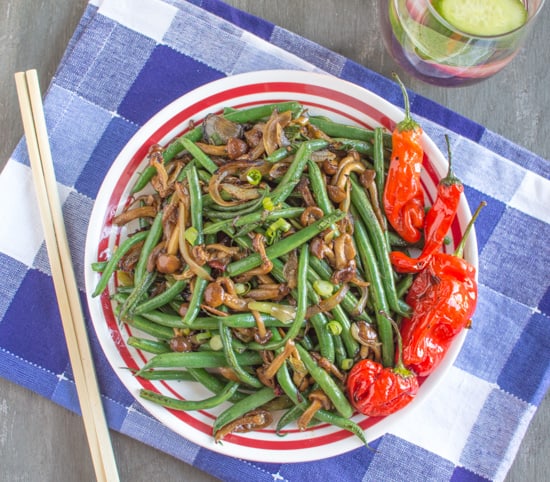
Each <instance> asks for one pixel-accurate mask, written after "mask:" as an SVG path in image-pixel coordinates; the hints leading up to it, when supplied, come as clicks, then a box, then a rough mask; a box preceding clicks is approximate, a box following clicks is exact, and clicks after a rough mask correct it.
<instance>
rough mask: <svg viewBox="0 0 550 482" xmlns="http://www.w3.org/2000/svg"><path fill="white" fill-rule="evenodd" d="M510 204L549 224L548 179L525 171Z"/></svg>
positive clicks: (549, 197)
mask: <svg viewBox="0 0 550 482" xmlns="http://www.w3.org/2000/svg"><path fill="white" fill-rule="evenodd" d="M510 206H512V207H514V208H516V209H519V210H520V211H522V212H524V213H526V214H529V215H530V216H533V217H534V218H536V219H540V220H541V221H543V222H545V223H549V224H550V180H549V179H546V178H544V177H542V176H540V175H538V174H535V173H534V172H532V171H527V172H526V173H525V176H524V177H523V179H522V181H521V184H520V185H519V187H518V189H517V190H516V192H515V194H514V196H513V197H512V199H511V200H510Z"/></svg>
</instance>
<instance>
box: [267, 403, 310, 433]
mask: <svg viewBox="0 0 550 482" xmlns="http://www.w3.org/2000/svg"><path fill="white" fill-rule="evenodd" d="M307 406H308V402H307V401H305V400H304V401H303V402H302V403H300V404H298V405H294V406H292V407H290V408H289V409H288V410H287V411H286V412H285V413H283V414H282V415H281V418H279V421H278V422H277V426H276V427H275V433H276V434H277V435H281V436H284V435H286V434H281V433H280V432H281V430H282V429H283V428H285V427H286V426H287V425H290V424H291V423H292V422H295V421H296V420H298V419H299V418H300V415H302V413H304V410H305V409H306V408H307Z"/></svg>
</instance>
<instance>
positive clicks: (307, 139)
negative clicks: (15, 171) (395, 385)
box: [93, 89, 475, 444]
mask: <svg viewBox="0 0 550 482" xmlns="http://www.w3.org/2000/svg"><path fill="white" fill-rule="evenodd" d="M403 90H404V89H403ZM405 95H406V94H405ZM406 122H407V125H409V124H410V123H411V122H412V121H411V120H410V115H409V112H408V107H407V109H406ZM400 125H401V124H400ZM396 129H399V126H398V127H397V128H396ZM415 129H416V127H415ZM401 134H402V135H403V136H406V135H408V134H407V133H401ZM395 135H396V133H395V132H394V136H395ZM414 142H415V143H418V145H420V142H419V141H418V140H415V141H414ZM395 149H396V148H395V146H392V134H391V133H388V132H385V131H384V130H383V129H382V128H380V127H377V128H374V129H368V128H363V127H358V126H350V125H344V124H341V123H338V122H335V121H333V120H331V119H329V118H326V117H321V116H315V115H313V114H311V113H310V112H309V111H308V109H307V108H304V106H302V105H301V104H300V103H299V102H295V101H289V102H280V103H275V104H269V105H261V106H255V107H249V108H243V109H234V108H227V109H225V110H224V111H223V112H221V113H211V114H209V115H208V116H206V117H205V119H204V120H203V121H202V122H200V123H197V124H195V125H191V126H190V128H189V130H188V131H187V132H186V133H184V134H183V135H181V136H180V137H178V138H176V139H175V140H173V141H172V142H171V143H170V144H169V145H166V146H160V145H152V146H151V147H150V150H149V153H148V156H147V158H148V165H147V166H146V168H145V169H144V170H143V171H142V172H141V174H140V176H139V178H138V179H137V181H136V183H135V185H134V188H133V189H132V196H131V199H128V201H127V203H126V204H125V207H124V209H123V210H122V211H121V212H118V213H116V215H114V216H113V217H112V219H111V220H110V221H111V222H112V224H113V225H114V226H116V227H117V229H120V230H121V231H122V230H123V231H124V232H125V233H126V235H125V236H124V237H122V238H121V242H120V243H119V245H118V246H117V247H116V249H115V250H114V251H113V253H112V254H111V255H110V256H108V255H107V254H105V253H102V255H101V256H100V258H101V259H98V261H97V263H95V264H94V266H93V268H94V269H95V270H96V271H98V272H100V273H101V276H100V277H99V280H98V282H97V285H96V288H95V290H94V292H93V296H105V297H107V301H108V300H109V298H110V300H111V302H112V303H113V306H114V312H115V313H116V316H117V318H118V319H119V320H120V322H121V323H126V324H128V325H129V326H130V327H132V328H133V330H132V336H130V337H129V338H128V339H127V340H126V344H127V345H128V346H131V347H133V348H135V349H137V350H140V351H141V352H142V353H144V354H147V357H146V358H147V359H146V361H145V362H144V364H143V365H142V366H141V367H140V368H139V370H137V371H136V372H135V373H134V375H135V376H136V377H139V378H141V379H144V380H149V381H153V380H184V381H185V382H186V383H190V382H196V383H200V384H202V385H203V386H204V387H205V388H206V389H208V390H209V391H210V392H211V393H212V395H211V396H209V397H207V398H204V399H201V400H187V399H186V400H183V399H180V398H175V397H171V396H167V395H165V394H162V393H158V392H157V391H155V390H150V389H145V388H144V389H142V390H141V393H140V395H141V397H142V398H143V399H144V400H148V401H150V402H153V403H156V404H160V405H162V406H165V407H168V408H171V409H175V410H206V409H211V408H214V407H216V408H217V409H218V415H217V417H216V420H215V422H214V425H213V433H212V435H213V437H214V440H216V441H222V440H224V439H230V437H231V436H232V434H234V433H240V432H246V431H251V430H261V429H262V428H265V427H267V426H269V425H271V424H275V425H276V429H277V431H278V432H279V431H281V430H282V429H283V428H284V427H285V426H287V425H288V424H290V423H294V422H295V423H296V425H297V426H298V428H299V429H300V430H306V429H308V428H309V427H311V426H312V425H315V424H316V423H319V422H323V423H330V424H333V425H335V426H338V427H341V428H343V429H346V430H349V431H350V432H352V433H354V434H355V435H357V436H358V437H359V438H360V439H361V440H362V441H363V442H364V443H365V444H366V443H367V441H366V437H365V435H364V432H363V430H362V428H361V427H360V426H359V425H358V423H356V422H355V421H354V420H353V419H352V417H353V415H354V413H355V410H359V411H362V412H363V413H366V411H364V410H362V409H361V407H362V404H361V400H363V399H364V398H365V397H364V395H365V392H366V391H368V390H371V389H374V390H375V391H376V390H377V387H379V386H382V385H383V382H384V380H386V381H387V380H390V379H391V378H392V377H397V378H398V379H399V381H401V382H402V381H403V380H406V384H407V389H406V390H404V392H406V393H405V394H403V393H399V394H397V396H396V397H393V396H391V397H390V396H387V397H386V401H387V399H388V398H391V400H392V403H390V404H389V405H386V406H385V408H384V409H383V410H382V411H380V410H379V411H378V412H373V413H369V415H388V414H390V413H393V412H394V411H396V410H398V409H400V408H402V407H403V406H405V405H407V404H408V403H409V402H410V401H411V400H413V399H414V396H415V394H416V391H417V390H418V385H419V379H418V378H417V376H418V375H419V374H418V373H416V372H415V370H414V367H413V366H408V365H407V358H406V357H405V350H406V344H405V341H404V345H403V350H402V349H401V341H400V339H401V336H403V339H404V340H405V335H404V334H403V329H402V327H401V326H400V325H401V324H402V320H409V321H411V320H414V319H415V307H416V306H419V305H420V304H421V303H422V302H421V300H420V299H413V298H411V296H409V294H408V293H410V292H411V291H412V290H413V287H414V286H415V283H416V280H417V279H419V278H420V277H421V276H424V275H423V273H424V270H423V269H422V270H420V272H419V273H418V274H410V273H400V272H398V271H397V270H395V269H394V267H393V266H392V264H391V259H390V253H391V252H395V251H397V250H399V251H403V252H404V251H406V250H407V249H408V248H410V247H415V248H420V249H421V248H422V240H419V239H416V238H415V240H414V246H411V244H410V242H409V241H408V240H407V239H404V236H403V235H402V233H401V232H399V231H398V230H396V228H394V227H393V224H392V223H389V222H388V217H387V213H386V208H385V202H384V196H386V194H385V193H386V191H388V188H387V185H388V182H389V181H388V179H389V178H390V174H389V172H392V170H393V173H392V174H391V183H392V187H391V189H392V190H393V191H394V193H395V192H398V191H399V189H400V188H401V187H403V188H404V186H405V185H406V186H410V179H409V177H408V175H403V174H402V175H400V173H399V172H397V170H396V167H395V166H393V167H392V165H393V164H394V161H393V159H392V155H393V158H395V156H396V154H395V153H396V150H395ZM398 149H399V150H400V151H399V152H400V153H401V154H400V156H401V155H405V154H407V152H406V151H407V150H408V149H412V150H414V154H413V155H412V156H413V157H414V159H415V160H414V162H415V163H416V162H418V159H417V157H418V153H417V149H418V146H414V147H407V146H404V145H400V146H399V147H398ZM415 169H416V168H415ZM414 182H415V186H414V193H415V198H414V199H415V202H414V203H415V204H414V209H415V210H416V209H417V207H416V204H417V201H416V199H422V204H421V206H419V207H420V208H421V211H422V214H423V212H424V209H425V205H424V193H423V192H422V186H421V185H420V183H419V182H418V185H416V182H417V181H416V180H415V181H414ZM417 191H418V192H417ZM420 195H421V196H420ZM407 216H409V215H408V214H407ZM418 216H420V214H419V213H418ZM418 216H417V217H418ZM409 217H410V216H409ZM429 217H430V211H428V215H427V216H426V218H427V219H429ZM415 229H416V230H417V231H418V232H420V233H422V232H423V229H424V227H423V224H422V225H419V226H417V225H415ZM440 248H441V246H440ZM434 251H435V253H434V254H433V255H432V258H433V259H436V257H437V256H438V255H439V254H441V255H443V253H440V252H439V251H438V250H435V249H434ZM408 254H410V253H408ZM449 256H450V255H449ZM455 258H456V260H458V259H459V258H458V257H456V256H455V257H453V260H454V259H455ZM438 259H439V258H438ZM457 262H458V261H457ZM432 264H433V263H431V262H430V263H428V267H427V268H426V269H432ZM469 273H470V272H469ZM473 282H474V283H475V280H473ZM411 285H412V286H411ZM473 307H475V300H474V302H473V303H472V304H471V305H470V306H469V309H468V316H471V311H472V310H471V309H470V308H473ZM413 331H414V330H413ZM403 364H404V366H403ZM415 366H416V365H415ZM365 374H368V377H369V385H368V386H367V385H365V383H364V381H362V380H361V376H363V375H365ZM148 386H150V384H148ZM357 387H361V394H362V395H361V400H359V398H358V396H357V390H356V388H357ZM374 397H375V401H376V399H377V398H376V397H378V401H380V400H383V399H384V395H380V394H379V393H374ZM394 399H398V400H395V401H394ZM219 410H221V411H219Z"/></svg>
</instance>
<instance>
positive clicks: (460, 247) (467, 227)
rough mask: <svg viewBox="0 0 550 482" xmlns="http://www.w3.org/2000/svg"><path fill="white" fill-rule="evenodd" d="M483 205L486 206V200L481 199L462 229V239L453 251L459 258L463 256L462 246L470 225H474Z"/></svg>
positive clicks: (470, 228) (470, 227)
mask: <svg viewBox="0 0 550 482" xmlns="http://www.w3.org/2000/svg"><path fill="white" fill-rule="evenodd" d="M485 206H487V202H485V201H481V202H480V203H479V206H478V207H477V209H476V211H475V213H474V214H473V215H472V219H470V222H469V223H468V226H466V229H465V230H464V234H463V235H462V239H461V240H460V243H458V246H457V247H456V250H455V252H454V255H455V256H458V257H459V258H462V257H464V246H465V245H466V239H467V238H468V235H469V234H470V232H471V231H472V227H473V226H474V223H475V221H476V219H477V217H478V216H479V213H480V212H481V210H482V209H483V208H484V207H485Z"/></svg>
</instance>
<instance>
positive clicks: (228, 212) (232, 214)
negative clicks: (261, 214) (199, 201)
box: [204, 193, 265, 220]
mask: <svg viewBox="0 0 550 482" xmlns="http://www.w3.org/2000/svg"><path fill="white" fill-rule="evenodd" d="M264 198H265V193H262V195H261V196H260V197H259V198H257V199H253V200H251V201H247V202H244V203H242V204H238V205H237V206H224V207H223V208H222V209H217V207H216V205H215V204H214V205H212V206H211V207H210V208H205V209H204V214H206V215H207V216H208V217H209V218H212V219H215V220H224V219H236V218H237V217H239V216H244V215H245V214H250V213H253V212H254V211H257V210H258V209H261V208H262V204H263V200H264Z"/></svg>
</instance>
